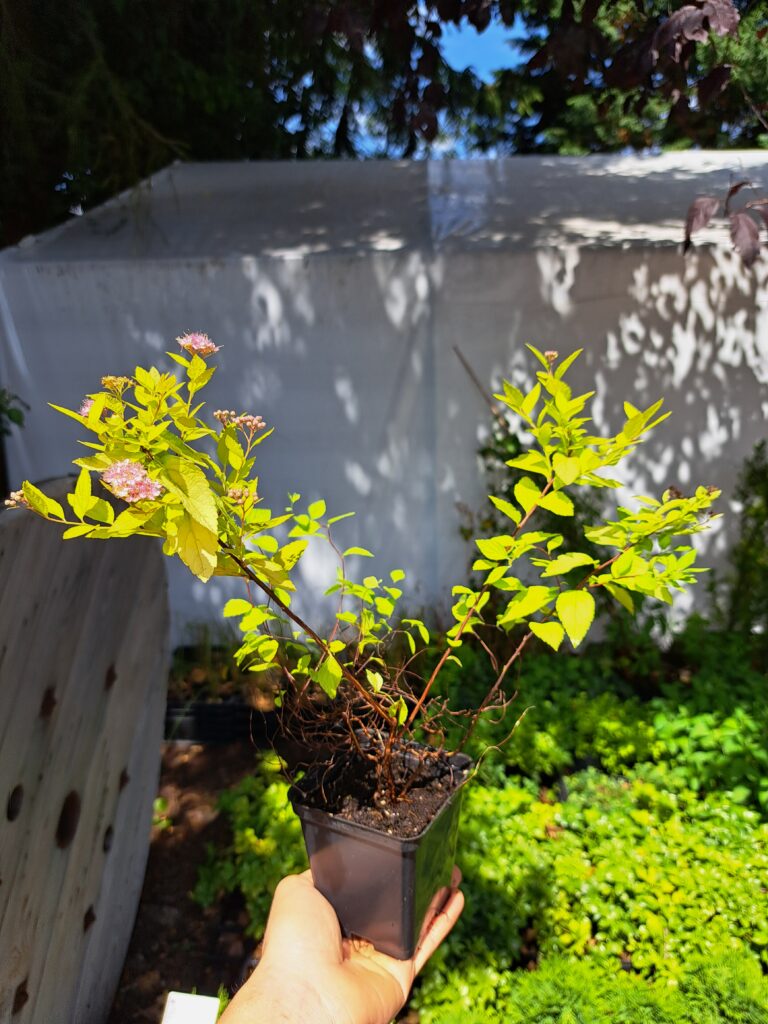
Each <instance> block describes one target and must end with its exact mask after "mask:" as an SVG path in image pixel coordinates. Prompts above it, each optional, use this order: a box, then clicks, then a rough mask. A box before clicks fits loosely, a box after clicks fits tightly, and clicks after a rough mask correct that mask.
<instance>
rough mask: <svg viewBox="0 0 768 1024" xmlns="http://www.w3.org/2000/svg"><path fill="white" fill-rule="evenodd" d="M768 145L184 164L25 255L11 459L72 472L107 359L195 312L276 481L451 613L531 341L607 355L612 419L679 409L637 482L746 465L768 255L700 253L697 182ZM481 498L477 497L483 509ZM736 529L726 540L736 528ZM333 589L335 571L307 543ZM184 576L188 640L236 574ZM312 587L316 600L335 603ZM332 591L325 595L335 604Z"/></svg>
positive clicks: (19, 275) (223, 398)
mask: <svg viewBox="0 0 768 1024" xmlns="http://www.w3.org/2000/svg"><path fill="white" fill-rule="evenodd" d="M766 165H768V155H764V154H762V153H741V154H739V153H736V154H734V153H729V154H722V153H720V154H708V153H695V154H691V153H688V154H670V155H665V156H662V157H654V158H646V159H640V158H627V157H599V158H583V159H581V158H578V159H577V158H554V157H520V158H512V159H509V160H504V161H490V162H480V161H478V162H442V163H363V164H360V163H351V162H343V163H332V162H322V163H320V162H318V163H311V164H306V163H305V164H274V163H259V164H197V165H196V164H185V165H177V166H174V167H172V168H169V169H168V170H167V171H164V172H162V173H161V174H159V175H156V176H155V177H154V178H153V179H151V180H150V181H149V182H147V183H145V184H144V185H143V186H141V187H140V188H138V189H137V190H134V191H133V192H131V193H130V194H127V195H126V196H123V197H120V198H118V199H117V200H114V201H112V202H111V203H108V204H106V205H105V206H104V207H102V208H100V209H98V210H95V211H93V212H92V213H90V214H88V215H87V216H85V217H82V218H78V219H75V220H73V221H71V222H69V223H68V224H66V225H64V226H63V227H61V228H57V229H54V230H53V231H50V232H48V233H46V234H44V235H41V236H40V237H38V238H36V239H30V240H26V241H25V242H24V243H22V245H20V246H18V247H16V248H14V249H11V250H6V251H5V252H4V253H3V254H2V255H0V324H1V325H2V345H1V346H0V375H1V377H2V381H3V383H4V384H5V386H7V387H10V389H11V390H12V391H14V392H16V393H18V394H19V395H21V396H22V397H23V398H24V399H25V400H26V401H28V402H29V403H30V404H31V405H32V410H31V412H30V414H29V416H28V418H27V424H26V426H25V428H24V430H23V431H16V430H14V433H13V435H12V437H11V439H10V441H9V444H8V455H9V463H10V471H11V479H12V480H13V481H17V480H20V479H21V478H23V477H29V478H32V479H41V478H45V477H48V476H54V475H58V474H60V473H61V472H62V471H66V469H67V466H68V465H69V463H70V461H71V459H72V458H73V457H74V454H75V452H76V439H77V428H76V425H75V424H72V423H71V422H70V421H67V420H63V418H62V417H60V416H57V415H56V414H55V413H53V412H52V411H51V410H50V409H48V408H47V406H46V402H48V401H55V402H56V403H57V404H63V405H69V406H75V407H76V406H77V405H79V403H80V401H81V399H82V397H83V395H84V394H86V393H87V392H89V391H92V390H96V389H98V387H99V384H98V381H99V378H100V376H101V375H102V374H104V373H126V372H131V370H132V368H133V366H134V365H135V364H136V363H143V364H145V363H147V362H149V361H154V360H158V359H159V360H162V359H163V358H164V357H163V353H164V351H165V350H166V349H168V348H172V347H173V338H174V337H175V336H176V335H177V334H179V333H181V332H182V331H183V330H204V331H207V332H208V333H209V334H210V335H211V336H212V337H213V338H214V339H215V340H216V342H217V343H218V344H220V345H222V346H223V348H222V352H221V353H220V355H219V356H218V357H217V361H218V364H219V366H220V369H219V371H218V372H217V375H216V377H215V378H214V382H213V383H212V384H211V386H210V388H209V389H208V408H209V409H215V408H218V407H226V408H238V410H243V411H246V410H247V411H252V412H255V413H259V414H261V415H262V416H263V417H264V418H265V419H266V420H267V421H268V422H269V423H270V425H272V426H274V427H275V428H276V433H275V435H274V437H272V438H270V439H269V441H268V442H267V443H266V444H265V445H264V446H263V448H262V449H261V450H260V453H259V458H260V462H259V472H260V476H261V480H262V484H261V486H262V491H263V495H264V498H265V500H267V501H269V502H271V503H272V504H273V505H275V506H278V507H279V506H280V504H281V503H282V502H283V500H284V496H285V495H286V494H287V493H288V492H290V491H300V492H301V493H302V495H303V497H304V498H305V499H306V500H308V501H309V500H313V499H314V498H317V497H321V496H322V497H325V498H326V500H327V501H328V504H329V508H331V509H332V510H333V512H345V511H348V510H356V511H357V516H356V517H355V519H352V520H347V521H345V522H344V523H343V524H340V526H339V533H340V540H341V542H342V543H343V544H345V545H347V544H362V545H363V546H365V547H367V548H370V549H372V550H374V551H375V552H377V558H376V560H375V562H374V563H371V564H370V566H369V565H368V564H366V565H365V566H362V567H361V568H363V569H365V570H368V571H370V570H373V571H376V572H379V573H383V572H384V571H386V570H387V569H389V568H404V569H406V570H407V571H408V573H409V579H410V586H411V591H410V599H411V604H412V605H416V606H420V605H424V606H426V607H429V608H433V609H437V610H438V611H440V610H442V611H444V610H445V609H446V607H447V606H448V604H449V602H450V585H451V583H453V582H461V581H462V579H463V578H464V577H465V575H466V567H467V562H468V558H469V557H470V552H469V550H468V547H467V545H466V543H465V542H464V541H463V540H462V539H461V536H460V533H459V524H460V522H461V521H462V516H463V517H464V518H465V519H466V516H467V515H469V514H470V513H476V512H477V511H478V510H479V509H480V507H481V505H482V502H483V499H484V492H485V486H486V485H485V484H484V482H483V481H482V480H481V477H480V475H479V472H478V464H477V458H476V449H477V446H478V441H479V439H480V438H481V437H482V434H483V431H484V430H486V429H487V425H488V422H489V410H488V408H487V405H486V403H485V401H484V399H483V397H482V396H481V395H480V394H479V393H478V391H477V389H476V388H475V386H474V384H473V383H472V382H471V381H470V380H469V378H468V376H467V374H466V372H465V371H464V369H463V368H462V366H461V364H460V362H459V360H458V359H457V357H456V354H455V351H454V348H455V347H456V346H458V347H459V348H460V349H461V351H462V352H463V353H464V355H465V357H466V358H467V359H468V361H469V362H470V364H471V365H472V367H473V368H474V370H475V372H476V374H477V376H478V378H479V380H480V381H481V382H483V384H484V385H487V386H488V387H489V388H490V387H491V386H492V383H493V382H496V383H498V380H499V377H500V375H501V374H502V373H505V374H511V375H512V376H513V377H514V378H515V379H516V380H517V381H518V383H520V382H523V381H524V380H525V379H526V377H528V376H530V369H531V363H530V359H529V357H528V355H527V353H526V352H525V349H524V342H526V341H531V342H534V343H535V344H538V345H540V347H542V348H555V349H558V350H559V351H560V352H561V353H566V352H569V351H571V350H572V349H573V348H574V347H576V346H584V347H585V349H586V351H585V354H584V356H583V357H582V359H581V360H580V361H579V363H577V364H576V366H575V367H574V371H573V376H574V381H575V385H576V386H583V387H584V389H586V388H587V387H590V386H592V385H593V384H594V382H595V381H596V382H597V384H598V387H599V390H600V394H601V398H600V400H599V402H598V403H597V407H596V410H595V414H596V418H597V419H598V422H599V424H600V425H604V426H608V427H609V426H614V428H616V427H618V424H619V417H620V415H621V405H622V401H623V400H624V399H625V398H630V397H631V398H632V400H633V402H635V404H641V403H642V402H643V401H646V403H647V404H650V402H651V401H653V400H654V399H655V398H657V397H659V396H660V395H662V394H663V395H666V397H667V400H668V403H669V404H670V406H671V407H672V409H673V411H674V412H675V416H674V419H673V420H672V421H670V422H669V424H668V425H665V429H664V430H663V432H662V434H661V436H660V439H659V440H658V441H654V442H652V443H651V444H650V445H648V446H647V447H646V448H645V449H644V450H641V451H640V452H639V453H638V455H637V457H636V459H635V460H634V468H633V471H632V473H631V476H630V479H629V484H630V486H631V488H632V489H634V490H636V491H637V492H647V491H654V490H657V491H658V490H660V489H662V488H663V487H664V486H666V485H668V484H669V483H676V484H677V485H678V486H681V487H682V488H683V489H685V486H686V485H687V484H688V483H692V482H694V481H698V480H702V482H705V483H709V482H714V483H717V484H719V485H724V486H726V488H727V487H728V486H730V485H731V484H732V482H733V479H734V476H735V473H736V471H737V468H738V462H739V460H740V459H741V458H742V457H743V456H744V455H745V454H746V453H747V452H748V451H749V450H750V449H751V446H752V444H753V443H754V441H755V440H756V439H757V438H758V437H759V436H762V435H763V434H764V426H763V423H764V417H765V415H766V414H768V319H766V317H767V316H768V313H767V312H766V310H767V309H768V291H767V290H766V280H767V279H768V273H767V272H766V268H765V265H764V264H763V263H761V262H759V263H758V264H757V265H756V267H755V268H753V270H751V271H748V270H745V269H744V268H743V266H742V265H741V264H740V262H739V260H738V259H737V258H736V257H735V256H734V255H733V254H732V253H731V252H730V250H729V247H728V245H727V232H725V231H724V229H723V228H715V229H713V231H712V232H711V233H710V234H709V236H708V237H709V239H710V241H714V242H718V241H723V242H724V243H725V244H722V245H720V244H715V245H713V246H711V247H705V248H701V249H697V250H696V251H695V252H694V253H693V254H692V255H691V256H689V257H688V258H687V259H686V260H683V258H682V257H681V255H680V253H679V242H680V237H681V234H682V223H683V220H684V215H685V210H686V208H687V205H688V203H689V202H690V201H691V199H692V198H693V197H694V196H695V195H697V194H701V193H715V194H717V193H718V192H720V193H722V192H723V190H724V189H726V188H727V186H728V184H729V182H730V180H731V179H732V177H734V176H736V175H738V176H739V177H749V178H751V179H752V180H754V181H756V182H759V181H760V180H761V179H763V180H764V179H765V177H766V175H765V169H766ZM462 510H463V511H462ZM723 543H724V536H722V535H721V537H720V538H719V539H716V542H715V544H714V547H718V546H719V547H722V545H723ZM303 573H304V575H305V581H306V583H307V584H308V585H309V590H310V592H311V593H313V594H315V593H317V592H318V590H319V588H320V587H321V586H322V584H323V583H324V582H328V580H329V579H330V578H331V577H332V574H333V567H332V566H331V565H329V564H328V562H327V561H326V560H325V559H324V558H322V557H321V556H320V555H319V554H315V555H312V556H310V557H309V558H307V559H306V562H305V563H303ZM227 592H228V591H227V587H226V585H225V584H223V583H220V582H219V581H216V582H214V583H212V584H211V585H209V586H208V587H207V588H204V587H203V586H202V585H201V584H199V583H197V582H195V581H192V582H190V578H189V577H188V576H187V575H186V573H185V571H184V570H183V569H179V570H178V571H176V570H174V572H173V573H172V577H171V601H172V608H173V610H174V621H175V627H176V636H177V638H178V637H179V636H180V635H181V632H182V627H183V626H184V624H186V623H189V622H192V621H198V620H215V619H216V618H217V616H218V609H219V608H220V605H221V601H222V600H223V599H224V597H225V596H226V594H227ZM315 603H316V602H315V599H314V598H313V599H312V600H310V601H308V602H307V605H308V606H309V605H311V606H314V605H315ZM312 610H313V611H317V612H318V613H320V609H319V608H314V607H313V609H312Z"/></svg>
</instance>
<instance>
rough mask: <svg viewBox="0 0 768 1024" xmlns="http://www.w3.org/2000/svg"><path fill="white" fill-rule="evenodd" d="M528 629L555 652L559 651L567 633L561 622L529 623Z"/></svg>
mask: <svg viewBox="0 0 768 1024" xmlns="http://www.w3.org/2000/svg"><path fill="white" fill-rule="evenodd" d="M528 628H529V629H530V631H531V632H532V633H533V634H534V636H537V637H538V638H539V640H543V641H544V643H545V644H548V645H549V646H550V647H551V648H552V650H553V651H556V650H557V649H558V647H559V646H560V644H561V643H562V642H563V637H564V636H565V631H564V630H563V627H562V626H561V625H560V623H559V622H529V623H528Z"/></svg>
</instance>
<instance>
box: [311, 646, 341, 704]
mask: <svg viewBox="0 0 768 1024" xmlns="http://www.w3.org/2000/svg"><path fill="white" fill-rule="evenodd" d="M312 678H313V679H314V681H315V682H316V683H317V685H318V686H319V687H320V689H321V690H323V691H324V692H325V693H327V694H328V696H329V697H330V698H331V700H333V698H334V697H335V696H336V691H337V690H338V688H339V682H340V681H341V665H339V663H338V661H336V659H335V658H334V657H333V655H332V654H331V655H329V656H328V657H327V658H326V659H325V661H324V662H323V663H322V664H321V665H319V666H318V667H317V668H316V669H315V670H314V672H313V673H312Z"/></svg>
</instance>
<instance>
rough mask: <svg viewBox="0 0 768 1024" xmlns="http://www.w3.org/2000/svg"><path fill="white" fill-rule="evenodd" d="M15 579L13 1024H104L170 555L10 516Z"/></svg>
mask: <svg viewBox="0 0 768 1024" xmlns="http://www.w3.org/2000/svg"><path fill="white" fill-rule="evenodd" d="M0 580H2V592H1V593H0V796H1V797H2V802H1V803H0V815H2V817H0V835H1V836H2V840H1V841H0V1024H101V1022H103V1021H104V1020H105V1019H106V1016H107V1013H108V1011H109V1007H110V1003H111V1000H112V997H113V995H114V990H115V987H116V985H117V982H118V980H119V976H120V971H121V968H122V964H123V960H124V957H125V952H126V948H127V945H128V940H129V938H130V933H131V928H132V925H133V920H134V916H135V912H136V906H137V904H138V898H139V895H140V892H141V885H142V880H143V875H144V868H145V865H146V856H147V851H148V836H149V828H150V822H151V815H152V801H153V798H154V795H155V793H156V786H157V777H158V772H159V764H160V741H161V739H162V726H163V709H164V703H165V680H166V676H167V667H168V639H167V637H168V610H167V592H166V582H165V572H164V565H163V557H162V555H161V553H160V550H159V547H156V546H155V545H154V544H152V543H149V542H147V541H142V540H130V541H122V542H120V543H116V542H115V543H104V544H100V543H98V542H89V541H82V540H74V541H67V542H62V541H61V539H60V531H59V530H57V529H56V528H55V527H51V526H48V525H47V524H45V523H42V522H40V521H39V520H37V519H36V518H35V517H34V516H32V515H31V514H29V513H26V512H23V511H18V512H4V513H3V514H2V515H0Z"/></svg>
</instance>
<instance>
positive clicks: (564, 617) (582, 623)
mask: <svg viewBox="0 0 768 1024" xmlns="http://www.w3.org/2000/svg"><path fill="white" fill-rule="evenodd" d="M555 609H556V611H557V617H558V618H559V619H560V621H561V622H562V624H563V626H564V628H565V632H566V633H567V634H568V639H569V640H570V641H571V643H572V644H573V646H574V647H578V646H579V644H580V643H581V641H582V640H583V639H584V637H585V636H586V635H587V633H588V631H589V627H590V626H591V625H592V620H593V619H594V617H595V599H594V597H592V595H591V594H590V592H589V591H588V590H566V591H565V592H564V593H562V594H560V595H559V597H558V598H557V601H556V602H555Z"/></svg>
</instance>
